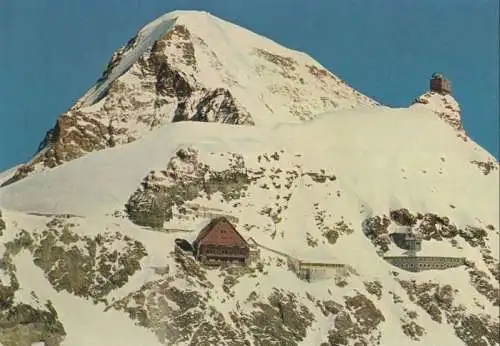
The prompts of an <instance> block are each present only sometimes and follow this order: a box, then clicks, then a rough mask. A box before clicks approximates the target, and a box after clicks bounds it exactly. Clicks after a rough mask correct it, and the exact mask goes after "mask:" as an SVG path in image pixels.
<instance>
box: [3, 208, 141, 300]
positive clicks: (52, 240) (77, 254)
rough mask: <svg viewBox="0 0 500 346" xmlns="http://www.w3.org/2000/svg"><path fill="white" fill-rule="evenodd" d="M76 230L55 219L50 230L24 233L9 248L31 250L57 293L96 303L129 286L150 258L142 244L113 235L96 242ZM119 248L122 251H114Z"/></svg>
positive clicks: (98, 236) (125, 237)
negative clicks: (64, 292) (142, 259)
mask: <svg viewBox="0 0 500 346" xmlns="http://www.w3.org/2000/svg"><path fill="white" fill-rule="evenodd" d="M74 226H75V225H74V224H72V223H70V222H67V221H65V220H62V219H58V218H55V219H53V220H52V221H50V222H49V223H48V224H47V229H46V230H44V231H42V232H31V233H28V232H26V231H22V232H21V233H19V234H18V235H17V237H16V238H15V240H13V241H11V242H9V243H7V245H6V246H7V248H9V249H11V251H14V252H19V251H20V250H21V249H27V250H29V251H30V252H31V253H32V255H33V258H34V259H33V261H34V263H35V264H36V265H37V266H38V267H40V268H41V269H42V270H43V271H44V273H45V274H46V276H47V279H48V280H49V282H50V283H51V284H52V286H53V287H54V288H55V289H56V290H57V291H60V290H65V291H67V292H70V293H73V294H75V295H77V296H81V297H85V298H91V299H94V301H97V300H100V299H103V298H104V297H105V296H106V295H107V294H108V293H109V292H110V291H111V290H113V289H115V288H119V287H122V286H123V285H125V284H126V283H127V281H128V278H129V277H130V276H131V275H133V274H134V273H135V272H136V271H137V270H139V269H140V263H139V261H140V260H141V258H143V257H144V256H146V255H147V253H146V250H145V248H144V246H143V245H142V244H141V243H140V242H138V241H134V240H133V239H131V238H129V237H127V236H123V235H122V234H119V233H115V234H112V233H109V232H103V233H102V234H99V235H97V236H96V237H95V238H91V237H88V236H79V235H78V234H77V233H75V232H73V231H72V230H71V228H72V227H74ZM76 244H85V245H84V246H81V247H79V246H75V245H76ZM117 246H120V247H121V248H122V250H120V251H117V250H112V248H113V247H115V248H116V247H117Z"/></svg>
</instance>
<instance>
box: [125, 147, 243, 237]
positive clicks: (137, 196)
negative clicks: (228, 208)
mask: <svg viewBox="0 0 500 346" xmlns="http://www.w3.org/2000/svg"><path fill="white" fill-rule="evenodd" d="M249 184H250V180H249V176H248V173H247V170H246V168H245V164H244V161H243V158H242V157H241V155H237V154H231V153H229V157H228V168H227V169H225V170H222V171H216V170H212V169H211V168H210V167H209V166H208V165H207V164H205V163H202V162H200V161H199V159H198V152H197V151H196V150H195V149H193V148H186V149H180V150H179V151H177V153H176V155H175V156H174V157H173V158H172V159H171V160H170V161H169V163H168V165H167V167H166V169H165V170H163V171H160V172H156V171H153V172H151V173H150V174H149V175H148V176H147V177H146V178H145V179H144V181H143V182H142V184H141V187H140V188H139V189H138V190H137V191H136V192H135V193H134V194H133V195H132V196H131V197H130V198H129V200H128V202H127V204H126V205H125V209H126V211H127V214H128V216H129V218H130V220H132V221H133V222H134V223H136V224H138V225H141V226H148V227H153V228H162V226H163V222H164V221H168V220H170V219H171V218H172V213H173V207H181V206H182V205H183V204H184V202H186V201H191V200H193V199H195V198H197V197H200V196H203V197H206V198H209V199H210V198H211V196H212V195H214V194H216V193H220V194H221V195H222V197H223V198H224V199H225V200H228V201H230V200H233V199H238V198H240V197H241V196H242V195H243V194H244V192H245V190H246V189H247V187H248V185H249Z"/></svg>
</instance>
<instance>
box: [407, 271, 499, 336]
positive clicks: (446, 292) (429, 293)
mask: <svg viewBox="0 0 500 346" xmlns="http://www.w3.org/2000/svg"><path fill="white" fill-rule="evenodd" d="M399 283H400V284H401V286H402V287H403V288H404V289H405V290H406V291H407V292H408V295H409V297H410V299H411V300H412V301H415V302H416V303H417V304H418V305H420V306H421V307H422V308H423V309H424V310H425V311H426V312H427V313H428V314H429V316H430V317H431V318H432V319H433V320H434V321H436V322H438V323H448V324H450V325H452V326H453V328H454V330H455V333H456V335H457V336H458V337H459V338H460V339H461V340H462V341H463V342H464V343H465V344H466V345H469V346H478V345H484V346H488V345H497V344H498V342H499V340H500V335H499V330H500V329H499V327H500V325H499V323H498V319H497V318H496V317H492V316H490V315H486V314H484V315H475V314H470V313H467V312H466V309H465V307H464V306H462V305H459V304H456V303H455V301H454V300H455V297H454V295H455V293H456V289H454V288H453V287H451V286H450V285H440V284H437V283H433V282H427V283H417V282H416V281H415V280H413V281H404V280H399Z"/></svg>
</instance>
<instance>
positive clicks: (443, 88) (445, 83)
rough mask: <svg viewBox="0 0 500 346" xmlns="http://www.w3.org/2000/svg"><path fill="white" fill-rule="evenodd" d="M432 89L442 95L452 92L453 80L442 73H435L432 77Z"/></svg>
mask: <svg viewBox="0 0 500 346" xmlns="http://www.w3.org/2000/svg"><path fill="white" fill-rule="evenodd" d="M430 90H431V91H434V92H437V93H440V94H442V95H448V94H451V82H450V81H449V80H448V79H446V78H445V77H444V76H443V75H442V74H441V73H437V72H436V73H433V74H432V77H431V83H430Z"/></svg>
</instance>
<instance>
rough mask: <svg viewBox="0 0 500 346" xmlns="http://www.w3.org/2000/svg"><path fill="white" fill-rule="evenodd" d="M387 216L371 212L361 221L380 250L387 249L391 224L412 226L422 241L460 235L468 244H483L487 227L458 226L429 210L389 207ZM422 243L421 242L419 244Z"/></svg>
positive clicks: (452, 237)
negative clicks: (390, 208) (422, 212)
mask: <svg viewBox="0 0 500 346" xmlns="http://www.w3.org/2000/svg"><path fill="white" fill-rule="evenodd" d="M389 215H390V217H387V216H386V215H382V216H373V217H371V218H368V219H366V220H365V221H364V225H363V229H364V231H365V234H366V236H367V237H368V238H370V239H371V241H372V243H373V244H374V245H375V246H376V247H377V248H378V249H379V251H380V253H385V252H387V251H388V250H389V246H390V245H391V244H392V242H393V241H392V239H391V237H390V236H389V235H390V232H389V227H390V226H391V225H392V224H395V225H399V226H406V227H411V228H413V230H414V231H416V232H418V233H419V234H420V235H421V236H422V239H423V240H424V241H429V240H440V241H441V240H446V239H448V240H451V241H453V239H454V238H456V237H460V238H462V239H463V240H465V241H466V242H467V243H468V244H469V245H470V246H472V247H479V248H484V247H485V246H486V239H487V238H488V234H489V232H491V231H490V230H488V229H487V228H486V227H484V228H481V227H476V226H465V227H463V228H458V227H457V226H456V225H454V224H452V223H451V222H450V219H449V218H448V217H446V216H439V215H436V214H433V213H425V214H421V213H416V214H415V215H413V214H412V213H411V212H410V211H408V210H407V209H404V208H403V209H397V210H391V211H390V212H389ZM423 246H425V245H423Z"/></svg>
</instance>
